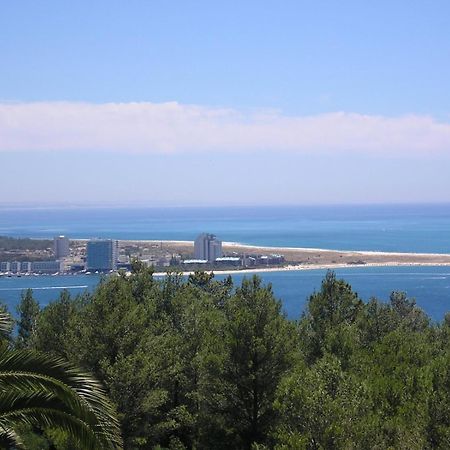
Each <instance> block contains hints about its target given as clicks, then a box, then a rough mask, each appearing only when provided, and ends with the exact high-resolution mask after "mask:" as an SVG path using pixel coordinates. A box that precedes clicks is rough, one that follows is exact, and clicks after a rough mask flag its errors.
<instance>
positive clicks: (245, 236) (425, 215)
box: [0, 204, 450, 253]
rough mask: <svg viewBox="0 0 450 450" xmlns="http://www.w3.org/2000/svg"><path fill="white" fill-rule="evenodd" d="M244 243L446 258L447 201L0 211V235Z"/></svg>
mask: <svg viewBox="0 0 450 450" xmlns="http://www.w3.org/2000/svg"><path fill="white" fill-rule="evenodd" d="M205 231H206V232H211V233H215V234H216V235H217V236H219V237H220V238H221V239H222V240H224V241H236V242H241V243H245V244H254V245H267V246H283V247H312V248H330V249H341V250H379V251H399V252H432V253H450V204H440V205H366V206H364V205H359V206H297V207H239V208H231V207H228V208H114V209H111V208H66V209H56V208H55V209H51V208H50V209H49V208H47V209H46V208H41V209H25V208H22V209H20V208H6V207H3V208H2V207H0V235H8V236H26V237H40V238H42V237H47V238H51V237H53V236H54V235H56V234H66V235H68V236H70V237H73V238H92V237H105V238H106V237H107V238H114V239H157V240H158V239H161V240H163V239H172V240H193V239H195V237H196V236H197V235H198V234H199V233H201V232H205Z"/></svg>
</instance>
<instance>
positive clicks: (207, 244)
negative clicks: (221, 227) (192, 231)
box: [194, 233, 222, 262]
mask: <svg viewBox="0 0 450 450" xmlns="http://www.w3.org/2000/svg"><path fill="white" fill-rule="evenodd" d="M221 256H222V241H221V240H219V239H217V238H216V236H214V234H208V233H203V234H201V235H200V236H198V237H197V239H196V240H195V242H194V257H195V259H199V260H205V261H208V262H214V261H215V260H216V259H217V258H220V257H221Z"/></svg>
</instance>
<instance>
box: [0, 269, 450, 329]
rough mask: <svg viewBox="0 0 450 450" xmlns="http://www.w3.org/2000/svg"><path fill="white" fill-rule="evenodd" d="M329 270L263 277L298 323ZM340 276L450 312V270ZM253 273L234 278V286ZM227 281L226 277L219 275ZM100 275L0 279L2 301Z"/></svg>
mask: <svg viewBox="0 0 450 450" xmlns="http://www.w3.org/2000/svg"><path fill="white" fill-rule="evenodd" d="M325 273H326V271H325V270H319V269H315V270H305V271H286V272H282V271H280V272H267V273H260V274H259V275H260V276H261V277H262V279H263V281H264V282H265V283H271V284H272V286H273V289H274V293H275V295H276V296H277V298H279V299H281V300H282V302H283V307H284V310H285V312H286V313H287V315H288V317H290V318H291V319H297V318H298V317H299V316H300V314H301V312H302V311H303V310H304V307H305V304H306V301H307V299H308V297H309V296H310V295H311V294H312V293H313V292H314V291H317V290H319V289H320V284H321V282H322V280H323V277H324V276H325ZM336 275H337V276H338V277H339V278H343V279H345V280H346V281H348V282H349V283H350V284H351V285H352V287H353V289H354V290H355V291H356V292H357V293H358V294H359V295H360V296H361V298H363V299H364V300H369V299H370V298H371V297H373V296H374V297H377V298H379V299H380V300H383V301H386V300H388V299H389V295H390V293H391V292H392V291H394V290H401V291H405V292H406V293H407V294H408V296H410V297H414V298H415V299H416V301H417V303H418V305H419V306H420V307H421V308H423V309H424V310H425V311H426V312H427V314H428V315H429V316H430V317H431V318H432V319H433V320H435V321H441V320H442V319H443V317H444V315H445V314H446V313H447V312H448V311H450V267H414V268H408V267H366V268H362V267H352V268H348V269H338V270H336ZM244 276H245V277H250V276H252V275H251V274H242V273H241V274H235V275H233V280H234V282H235V284H237V285H238V284H240V283H241V281H242V279H243V278H244ZM217 278H218V279H223V278H224V276H223V275H222V276H217ZM99 280H100V277H99V276H98V275H72V276H71V275H58V276H27V277H24V276H23V277H20V278H17V277H11V278H8V277H1V278H0V300H1V301H2V302H3V303H5V304H6V305H7V306H8V309H9V311H11V312H12V313H14V312H15V310H16V305H17V303H18V301H19V299H20V295H21V292H22V291H23V290H24V289H28V288H31V289H33V294H34V297H35V298H36V299H37V300H38V301H39V302H40V304H41V306H45V305H46V304H48V303H49V302H50V301H52V300H55V299H57V298H58V295H59V293H60V292H61V290H62V289H67V290H68V291H69V292H70V293H71V295H77V294H80V293H83V292H85V291H88V292H91V291H92V290H93V289H95V286H97V284H98V282H99Z"/></svg>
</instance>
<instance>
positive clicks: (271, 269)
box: [153, 262, 450, 277]
mask: <svg viewBox="0 0 450 450" xmlns="http://www.w3.org/2000/svg"><path fill="white" fill-rule="evenodd" d="M358 267H359V268H364V267H450V262H448V263H368V264H329V265H322V266H319V265H310V266H306V265H300V264H298V265H289V266H280V267H258V268H254V269H251V268H249V269H235V270H233V269H227V270H206V272H213V273H214V274H215V275H234V274H239V273H243V274H247V273H255V274H256V273H270V272H297V271H311V270H333V269H352V268H358ZM194 272H195V271H192V270H191V271H185V272H181V274H182V275H183V276H189V275H192V274H194ZM153 275H154V276H156V277H163V276H165V275H166V272H155V273H154V274H153Z"/></svg>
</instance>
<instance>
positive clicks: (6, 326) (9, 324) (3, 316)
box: [0, 311, 14, 338]
mask: <svg viewBox="0 0 450 450" xmlns="http://www.w3.org/2000/svg"><path fill="white" fill-rule="evenodd" d="M13 325H14V321H13V320H12V318H11V316H10V315H9V314H8V313H7V312H5V311H0V337H3V338H7V337H9V335H10V333H11V330H12V328H13Z"/></svg>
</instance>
